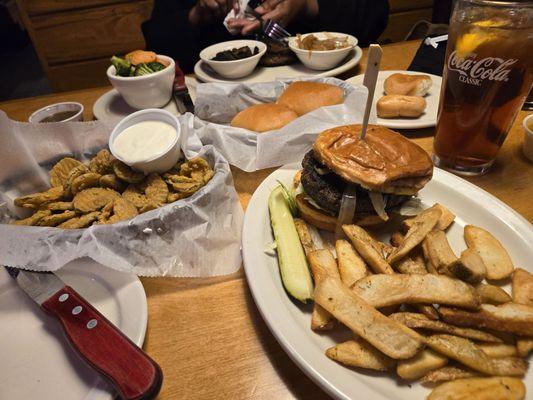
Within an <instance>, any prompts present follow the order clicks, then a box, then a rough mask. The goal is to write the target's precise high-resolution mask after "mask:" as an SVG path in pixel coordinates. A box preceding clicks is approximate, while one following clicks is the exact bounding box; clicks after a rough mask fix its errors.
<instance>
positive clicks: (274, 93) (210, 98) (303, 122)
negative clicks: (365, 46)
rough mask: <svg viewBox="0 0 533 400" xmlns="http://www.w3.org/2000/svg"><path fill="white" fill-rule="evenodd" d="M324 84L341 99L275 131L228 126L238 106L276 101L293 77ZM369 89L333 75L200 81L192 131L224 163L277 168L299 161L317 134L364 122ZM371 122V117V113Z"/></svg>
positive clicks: (257, 167) (239, 108) (239, 109)
mask: <svg viewBox="0 0 533 400" xmlns="http://www.w3.org/2000/svg"><path fill="white" fill-rule="evenodd" d="M301 80H305V81H313V82H323V83H328V84H332V85H336V86H339V87H340V88H342V89H343V90H344V96H345V101H344V103H343V104H338V105H334V106H329V107H322V108H320V109H317V110H315V111H312V112H310V113H307V114H305V115H303V116H301V117H300V118H297V119H295V120H294V121H292V122H291V123H289V124H287V125H285V126H284V127H283V128H281V129H279V130H273V131H270V132H267V133H261V134H257V133H256V132H252V131H249V130H247V129H241V128H234V127H231V126H229V123H230V122H231V119H232V118H233V117H234V116H235V115H236V114H237V113H238V112H239V111H241V110H243V109H245V108H247V107H249V106H251V105H253V104H260V103H272V102H275V101H276V99H277V98H278V97H279V95H280V94H281V92H283V90H285V88H286V87H287V86H288V84H289V83H291V82H293V81H301ZM367 94H368V91H367V89H366V87H364V86H362V85H352V84H350V83H348V82H345V81H342V80H340V79H336V78H308V77H306V78H291V79H283V80H278V81H274V82H266V83H203V84H199V85H198V86H197V88H196V101H195V108H194V112H195V115H196V117H197V118H196V119H195V130H196V132H197V133H198V136H199V138H200V140H201V141H202V143H204V144H212V145H214V146H215V147H216V148H217V149H218V150H219V151H220V152H221V153H222V154H223V155H224V157H226V159H227V160H228V162H229V163H230V164H232V165H234V166H236V167H238V168H240V169H242V170H244V171H248V172H251V171H256V170H259V169H264V168H269V167H277V166H280V165H284V164H288V163H291V162H296V161H300V160H301V159H302V157H303V155H304V154H305V153H306V152H307V151H308V150H309V149H310V148H311V145H312V144H313V142H314V141H315V139H316V136H317V135H318V134H319V133H320V132H322V131H324V130H326V129H329V128H333V127H335V126H339V125H347V124H356V123H361V122H362V121H363V114H364V110H365V104H366V98H367ZM370 121H371V122H373V121H375V115H372V116H371V119H370Z"/></svg>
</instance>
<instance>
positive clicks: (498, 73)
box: [448, 51, 518, 86]
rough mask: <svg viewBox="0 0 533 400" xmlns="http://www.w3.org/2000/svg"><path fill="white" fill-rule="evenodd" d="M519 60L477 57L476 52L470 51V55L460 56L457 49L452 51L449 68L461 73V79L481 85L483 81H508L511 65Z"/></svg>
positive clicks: (471, 83) (461, 80)
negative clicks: (479, 58) (478, 58)
mask: <svg viewBox="0 0 533 400" xmlns="http://www.w3.org/2000/svg"><path fill="white" fill-rule="evenodd" d="M517 61H518V60H517V59H516V58H511V59H509V60H504V59H502V58H497V57H486V58H482V59H481V60H477V59H476V54H473V53H470V54H469V55H468V57H464V58H461V57H458V56H457V51H454V52H452V54H450V57H449V58H448V70H450V71H456V72H458V73H459V81H460V82H464V83H468V84H470V85H476V86H481V83H482V81H484V80H485V79H488V80H489V81H496V82H502V81H503V82H507V81H508V80H509V73H510V72H511V68H510V67H511V66H512V65H513V64H515V63H516V62H517Z"/></svg>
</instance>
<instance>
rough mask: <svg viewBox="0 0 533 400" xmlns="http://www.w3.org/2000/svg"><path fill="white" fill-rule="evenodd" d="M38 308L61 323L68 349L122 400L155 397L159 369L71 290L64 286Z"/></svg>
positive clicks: (159, 376)
mask: <svg viewBox="0 0 533 400" xmlns="http://www.w3.org/2000/svg"><path fill="white" fill-rule="evenodd" d="M41 307H42V308H43V309H44V310H45V311H46V312H48V313H49V314H51V315H53V316H54V317H56V318H57V319H59V321H61V324H62V325H63V329H64V331H65V333H66V335H67V337H68V339H69V341H70V343H71V344H72V346H73V347H74V348H75V349H76V350H77V351H78V353H79V354H80V355H81V356H82V357H83V358H84V359H85V360H86V361H87V362H88V363H89V364H90V365H91V366H92V367H93V368H94V369H96V370H97V371H99V372H100V373H101V374H103V375H104V376H105V377H106V378H108V380H109V381H110V383H111V384H112V385H113V386H114V388H115V389H116V391H117V392H118V394H119V396H120V397H121V398H122V399H125V400H141V399H152V398H154V397H155V396H156V395H157V394H158V393H159V390H160V389H161V383H162V382H163V374H162V372H161V368H159V365H157V363H156V362H155V361H154V360H152V359H151V358H150V357H149V356H148V355H147V354H146V353H145V352H144V351H142V349H140V348H139V347H137V346H136V345H135V344H134V343H133V342H132V341H131V340H129V339H128V338H127V337H126V336H125V335H124V334H123V333H122V332H121V331H120V330H118V328H116V327H115V326H114V325H113V324H112V323H111V322H109V321H108V320H107V319H106V318H105V317H104V316H103V315H102V314H100V313H99V312H98V311H97V310H96V309H95V308H94V307H93V306H91V305H90V304H89V303H88V302H87V301H86V300H85V299H84V298H83V297H81V296H80V295H79V294H78V293H76V291H75V290H74V289H72V288H71V287H69V286H65V287H64V288H63V289H61V290H59V291H58V292H57V293H56V294H54V295H53V296H52V297H50V298H49V299H48V300H46V301H45V302H44V303H43V304H42V305H41Z"/></svg>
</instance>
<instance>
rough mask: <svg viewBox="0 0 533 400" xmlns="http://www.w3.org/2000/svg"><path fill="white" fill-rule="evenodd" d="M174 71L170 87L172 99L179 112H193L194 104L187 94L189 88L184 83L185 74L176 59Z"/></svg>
mask: <svg viewBox="0 0 533 400" xmlns="http://www.w3.org/2000/svg"><path fill="white" fill-rule="evenodd" d="M175 63H176V71H175V75H174V84H173V89H172V94H173V96H174V101H175V102H176V107H177V108H178V111H179V113H180V114H185V113H186V112H190V113H193V114H194V104H193V102H192V99H191V96H190V95H189V89H188V88H187V85H185V75H184V74H183V71H182V70H181V68H180V67H179V65H178V62H177V61H176V62H175Z"/></svg>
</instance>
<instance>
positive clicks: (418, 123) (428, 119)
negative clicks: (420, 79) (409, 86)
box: [346, 71, 442, 129]
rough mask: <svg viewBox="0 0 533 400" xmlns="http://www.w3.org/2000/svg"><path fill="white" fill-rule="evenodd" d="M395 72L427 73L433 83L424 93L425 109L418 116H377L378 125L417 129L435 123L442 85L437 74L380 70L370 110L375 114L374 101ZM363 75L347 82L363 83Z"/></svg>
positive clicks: (403, 72)
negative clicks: (386, 80) (426, 92)
mask: <svg viewBox="0 0 533 400" xmlns="http://www.w3.org/2000/svg"><path fill="white" fill-rule="evenodd" d="M395 73H401V74H407V75H420V74H423V75H428V76H430V77H431V79H432V81H433V85H432V86H431V88H430V89H429V92H428V94H426V96H425V99H426V102H427V107H426V111H425V112H424V114H422V115H421V116H420V117H418V118H379V117H378V118H377V120H376V123H377V124H378V125H382V126H386V127H387V128H392V129H418V128H428V127H431V126H435V125H436V124H437V112H438V111H439V98H440V87H441V85H442V78H441V77H440V76H437V75H432V74H425V73H423V72H416V71H381V72H380V73H379V75H378V80H377V83H376V92H375V93H374V101H373V103H372V112H373V113H374V115H376V103H377V101H378V100H379V99H380V97H382V96H384V95H385V90H384V89H383V83H384V82H385V79H387V78H388V77H389V76H390V75H392V74H395ZM363 78H364V75H357V76H354V77H353V78H350V79H347V80H346V81H347V82H350V83H353V84H359V85H362V84H363Z"/></svg>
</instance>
